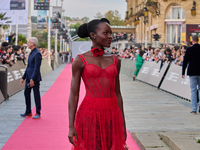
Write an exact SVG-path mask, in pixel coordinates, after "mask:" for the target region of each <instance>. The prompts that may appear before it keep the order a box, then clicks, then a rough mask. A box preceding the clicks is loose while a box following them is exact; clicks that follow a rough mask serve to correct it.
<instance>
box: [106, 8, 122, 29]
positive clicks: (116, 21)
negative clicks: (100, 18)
mask: <svg viewBox="0 0 200 150" xmlns="http://www.w3.org/2000/svg"><path fill="white" fill-rule="evenodd" d="M105 18H107V19H108V20H109V21H110V25H113V26H124V25H125V22H124V21H123V20H121V16H120V14H119V12H118V11H117V10H115V11H112V10H110V11H108V12H107V13H106V14H105Z"/></svg>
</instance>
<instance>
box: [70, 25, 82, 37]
mask: <svg viewBox="0 0 200 150" xmlns="http://www.w3.org/2000/svg"><path fill="white" fill-rule="evenodd" d="M80 25H81V24H80V23H76V24H75V25H71V28H72V29H75V31H74V32H72V31H70V32H71V37H73V36H75V35H76V33H77V29H78V27H80Z"/></svg>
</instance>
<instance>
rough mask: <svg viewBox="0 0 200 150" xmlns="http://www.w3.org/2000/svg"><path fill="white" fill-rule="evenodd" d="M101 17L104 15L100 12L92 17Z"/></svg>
mask: <svg viewBox="0 0 200 150" xmlns="http://www.w3.org/2000/svg"><path fill="white" fill-rule="evenodd" d="M103 17H104V15H102V14H101V13H100V12H98V13H96V16H94V18H97V19H101V18H103Z"/></svg>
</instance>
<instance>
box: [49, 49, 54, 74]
mask: <svg viewBox="0 0 200 150" xmlns="http://www.w3.org/2000/svg"><path fill="white" fill-rule="evenodd" d="M54 57H55V52H54V50H53V49H51V55H50V58H51V68H52V70H54Z"/></svg>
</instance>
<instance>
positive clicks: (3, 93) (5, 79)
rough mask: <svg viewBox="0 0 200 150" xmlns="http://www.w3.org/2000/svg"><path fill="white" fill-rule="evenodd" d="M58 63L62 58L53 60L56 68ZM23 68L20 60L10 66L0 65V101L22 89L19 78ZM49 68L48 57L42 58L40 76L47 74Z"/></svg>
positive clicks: (24, 67) (60, 62) (24, 66)
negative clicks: (56, 60)
mask: <svg viewBox="0 0 200 150" xmlns="http://www.w3.org/2000/svg"><path fill="white" fill-rule="evenodd" d="M60 64H62V60H61V58H60V57H58V62H54V67H55V68H56V67H58V66H59V65H60ZM2 69H5V70H2ZM25 69H26V65H24V63H23V62H22V61H17V62H16V63H15V64H14V65H13V66H12V67H10V66H9V65H7V64H5V65H1V66H0V103H1V102H2V101H4V100H6V99H7V98H8V97H9V96H11V95H13V94H15V93H17V92H19V91H21V90H23V89H24V86H21V85H20V80H21V78H22V76H23V74H24V72H25ZM1 70H2V71H1ZM51 70H52V68H51V66H50V65H49V62H48V59H47V58H43V59H42V64H41V68H40V71H41V75H42V77H44V76H45V75H47V74H48V73H49V72H50V71H51Z"/></svg>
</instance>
